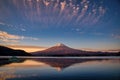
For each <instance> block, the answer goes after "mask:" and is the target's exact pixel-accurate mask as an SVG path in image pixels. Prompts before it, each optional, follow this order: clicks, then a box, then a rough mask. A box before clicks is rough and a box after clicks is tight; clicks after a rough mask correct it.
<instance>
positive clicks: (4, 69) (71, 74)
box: [0, 57, 120, 80]
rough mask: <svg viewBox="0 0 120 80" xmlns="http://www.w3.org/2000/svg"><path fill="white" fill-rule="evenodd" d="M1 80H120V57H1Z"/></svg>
mask: <svg viewBox="0 0 120 80" xmlns="http://www.w3.org/2000/svg"><path fill="white" fill-rule="evenodd" d="M0 80H120V58H118V57H117V58H115V57H114V58H112V57H105V58H103V57H102V58H101V57H93V58H92V57H90V58H89V57H84V58H47V57H46V58H45V57H44V58H20V61H17V62H10V61H9V59H1V58H0Z"/></svg>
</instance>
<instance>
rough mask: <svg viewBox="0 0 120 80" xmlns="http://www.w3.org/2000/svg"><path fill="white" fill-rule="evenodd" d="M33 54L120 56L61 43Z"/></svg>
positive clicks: (119, 54)
mask: <svg viewBox="0 0 120 80" xmlns="http://www.w3.org/2000/svg"><path fill="white" fill-rule="evenodd" d="M31 54H32V55H35V56H120V53H109V52H91V51H83V50H77V49H73V48H70V47H68V46H66V45H64V44H61V43H60V44H57V45H55V46H53V47H50V48H48V49H46V50H43V51H37V52H33V53H31Z"/></svg>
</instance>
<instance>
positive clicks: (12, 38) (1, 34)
mask: <svg viewBox="0 0 120 80" xmlns="http://www.w3.org/2000/svg"><path fill="white" fill-rule="evenodd" d="M20 40H39V38H34V37H27V36H19V35H13V34H9V33H7V32H5V31H0V43H18V42H19V41H20Z"/></svg>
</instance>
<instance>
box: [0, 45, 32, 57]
mask: <svg viewBox="0 0 120 80" xmlns="http://www.w3.org/2000/svg"><path fill="white" fill-rule="evenodd" d="M30 55H31V54H29V53H27V52H25V51H23V50H14V49H11V48H8V47H5V46H0V56H30Z"/></svg>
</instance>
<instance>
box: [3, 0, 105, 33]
mask: <svg viewBox="0 0 120 80" xmlns="http://www.w3.org/2000/svg"><path fill="white" fill-rule="evenodd" d="M8 3H10V4H12V5H13V6H15V7H16V9H17V11H18V14H19V16H22V19H24V20H27V21H30V22H31V23H35V22H38V23H40V24H41V25H43V27H46V26H48V27H49V24H50V25H55V26H56V25H57V27H58V26H60V24H64V25H65V26H67V25H68V24H71V25H72V24H74V23H75V24H76V25H80V24H81V25H82V26H83V25H86V23H87V25H90V24H95V23H97V22H99V20H100V18H101V17H103V16H104V14H105V13H106V8H105V7H104V6H102V4H100V5H99V6H98V5H97V3H95V2H93V1H91V0H81V1H79V2H78V0H19V1H16V0H11V1H8ZM20 3H21V4H20ZM91 4H93V5H91ZM21 8H22V9H21ZM6 9H7V8H6ZM6 11H9V10H6ZM1 12H2V11H1ZM9 12H10V13H12V12H11V11H9ZM23 31H24V30H23Z"/></svg>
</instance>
